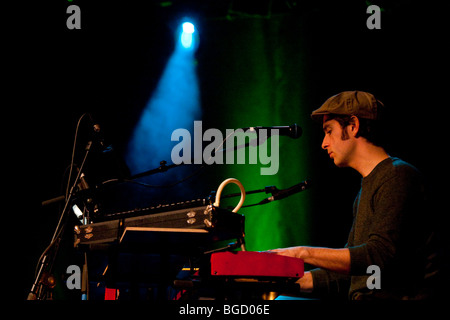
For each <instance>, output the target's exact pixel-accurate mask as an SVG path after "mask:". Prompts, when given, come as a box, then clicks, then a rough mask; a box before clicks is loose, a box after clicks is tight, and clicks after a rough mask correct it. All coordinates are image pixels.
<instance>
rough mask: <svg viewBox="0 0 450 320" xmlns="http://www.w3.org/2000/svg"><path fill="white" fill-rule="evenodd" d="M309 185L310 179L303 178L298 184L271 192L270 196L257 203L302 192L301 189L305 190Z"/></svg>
mask: <svg viewBox="0 0 450 320" xmlns="http://www.w3.org/2000/svg"><path fill="white" fill-rule="evenodd" d="M310 186H311V180H305V181H302V182H300V183H299V184H296V185H294V186H292V187H290V188H287V189H283V190H276V191H275V192H274V193H273V194H272V196H271V197H269V198H267V199H264V200H262V201H261V202H260V203H259V204H265V203H268V202H272V201H276V200H281V199H284V198H286V197H289V196H292V195H293V194H296V193H299V192H302V191H304V190H306V189H307V188H309V187H310Z"/></svg>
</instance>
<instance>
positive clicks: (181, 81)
mask: <svg viewBox="0 0 450 320" xmlns="http://www.w3.org/2000/svg"><path fill="white" fill-rule="evenodd" d="M187 21H189V20H187V19H186V20H183V21H182V22H184V23H180V24H178V29H177V30H176V34H174V40H175V41H176V43H175V48H174V49H175V50H174V52H173V53H172V55H171V56H170V58H169V59H168V61H167V65H166V67H165V70H164V72H163V73H162V74H161V77H160V79H159V83H158V85H157V87H156V88H155V90H154V92H153V93H151V95H150V97H149V100H148V103H147V105H146V106H145V107H144V109H143V111H142V114H141V118H140V119H139V121H138V122H137V124H136V127H135V129H134V132H133V135H132V136H131V137H130V141H129V143H128V151H127V155H126V162H127V165H128V167H129V168H130V171H131V173H132V174H137V173H140V172H143V171H146V170H149V169H152V168H156V167H157V166H158V164H159V162H160V161H162V160H166V161H170V159H171V151H172V147H173V144H174V143H173V142H172V141H171V135H172V132H173V131H174V130H176V129H179V128H184V129H187V130H189V131H191V130H193V124H194V120H198V119H201V106H200V91H199V86H198V79H197V73H196V63H195V57H194V53H195V49H196V48H197V47H198V43H199V37H198V30H196V28H195V27H194V24H192V23H191V22H187ZM184 170H188V168H180V169H177V170H173V171H168V172H167V173H165V174H164V177H163V176H159V175H157V176H154V177H152V183H154V182H155V180H158V179H168V180H167V181H172V182H173V181H176V180H177V179H178V178H179V177H175V176H176V175H179V174H181V176H183V171H184ZM148 179H150V177H148Z"/></svg>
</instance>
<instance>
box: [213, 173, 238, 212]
mask: <svg viewBox="0 0 450 320" xmlns="http://www.w3.org/2000/svg"><path fill="white" fill-rule="evenodd" d="M229 183H234V184H237V185H238V187H239V189H240V190H241V199H240V200H239V203H238V204H237V206H236V207H235V208H234V209H233V210H231V211H233V212H238V211H239V209H240V208H241V207H242V204H243V203H244V200H245V189H244V186H243V185H242V183H241V182H240V181H239V180H238V179H235V178H229V179H226V180H224V181H223V182H222V183H221V184H220V185H219V188H217V192H216V201H215V202H214V206H215V207H219V205H220V196H221V194H222V190H223V189H224V188H225V186H226V185H227V184H229Z"/></svg>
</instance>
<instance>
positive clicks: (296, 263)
mask: <svg viewBox="0 0 450 320" xmlns="http://www.w3.org/2000/svg"><path fill="white" fill-rule="evenodd" d="M303 273H304V263H303V260H302V259H297V258H292V257H286V256H281V255H278V254H275V253H268V252H254V251H236V252H229V251H228V252H218V253H213V254H212V255H211V275H213V276H239V277H283V278H301V277H303Z"/></svg>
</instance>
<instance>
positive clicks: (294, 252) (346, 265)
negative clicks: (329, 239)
mask: <svg viewBox="0 0 450 320" xmlns="http://www.w3.org/2000/svg"><path fill="white" fill-rule="evenodd" d="M269 252H273V253H276V254H280V255H284V256H289V257H294V258H299V259H302V260H303V261H304V262H305V263H308V264H311V265H313V266H316V267H319V268H322V269H327V270H330V271H334V272H338V273H343V274H349V273H350V251H349V249H347V248H342V249H330V248H319V247H290V248H283V249H274V250H269Z"/></svg>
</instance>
